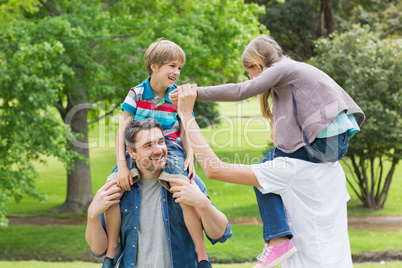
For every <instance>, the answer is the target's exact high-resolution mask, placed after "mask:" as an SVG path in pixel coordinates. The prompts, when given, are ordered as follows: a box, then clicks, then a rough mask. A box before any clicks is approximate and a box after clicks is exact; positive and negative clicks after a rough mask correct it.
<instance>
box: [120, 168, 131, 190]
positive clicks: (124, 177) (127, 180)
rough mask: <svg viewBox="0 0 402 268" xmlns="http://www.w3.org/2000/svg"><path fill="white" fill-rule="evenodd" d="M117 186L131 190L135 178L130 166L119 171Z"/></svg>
mask: <svg viewBox="0 0 402 268" xmlns="http://www.w3.org/2000/svg"><path fill="white" fill-rule="evenodd" d="M116 179H117V186H119V187H120V188H121V189H123V190H124V191H130V190H131V187H130V186H131V185H133V178H132V177H131V173H130V170H128V168H121V169H119V170H118V171H117V178H116Z"/></svg>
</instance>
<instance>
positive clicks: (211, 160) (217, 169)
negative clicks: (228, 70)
mask: <svg viewBox="0 0 402 268" xmlns="http://www.w3.org/2000/svg"><path fill="white" fill-rule="evenodd" d="M177 89H178V92H179V98H178V104H179V105H178V108H179V116H180V118H181V121H182V126H183V128H184V130H185V134H186V135H187V140H188V141H189V142H190V144H191V147H192V148H193V151H194V153H195V157H196V158H197V160H198V163H199V164H200V165H201V167H202V169H203V170H204V173H205V175H206V176H207V177H208V178H209V179H214V180H219V181H224V182H230V183H237V184H242V185H249V186H256V187H261V185H260V184H259V182H258V180H257V178H256V176H255V174H254V172H253V170H252V169H251V166H250V165H241V164H229V163H225V162H222V161H221V160H220V159H219V158H218V157H217V156H216V154H215V153H214V151H213V150H212V149H211V147H210V146H209V144H208V142H207V141H206V140H205V138H204V136H203V135H202V133H201V130H200V127H199V126H198V124H197V122H196V121H195V118H194V117H193V115H192V111H193V107H194V102H195V99H196V97H197V88H196V85H192V86H190V85H183V86H181V87H178V88H177Z"/></svg>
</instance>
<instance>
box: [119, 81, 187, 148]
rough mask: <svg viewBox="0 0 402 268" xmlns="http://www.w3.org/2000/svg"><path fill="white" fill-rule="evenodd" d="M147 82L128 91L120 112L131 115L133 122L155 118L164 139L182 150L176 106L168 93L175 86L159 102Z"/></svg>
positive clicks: (170, 89) (172, 88)
mask: <svg viewBox="0 0 402 268" xmlns="http://www.w3.org/2000/svg"><path fill="white" fill-rule="evenodd" d="M149 81H150V78H148V79H147V80H145V81H144V82H142V83H141V84H140V85H138V86H136V87H133V88H131V89H130V91H129V93H128V94H127V96H126V99H125V100H124V102H123V105H122V106H121V110H122V111H123V110H125V111H127V112H129V113H130V114H132V115H133V120H139V119H143V118H155V119H156V120H157V121H158V122H159V123H160V124H161V125H162V128H163V134H164V135H165V138H166V139H168V140H170V141H172V142H174V143H175V144H176V145H178V146H180V148H182V143H181V140H180V125H179V123H180V118H179V115H178V111H177V106H176V105H174V104H172V103H171V101H170V99H169V93H170V92H171V91H173V90H174V89H175V88H177V86H176V85H173V87H170V88H168V90H167V92H166V96H165V98H164V99H162V100H160V99H159V98H158V97H157V96H155V94H154V93H153V92H152V89H151V85H150V83H149Z"/></svg>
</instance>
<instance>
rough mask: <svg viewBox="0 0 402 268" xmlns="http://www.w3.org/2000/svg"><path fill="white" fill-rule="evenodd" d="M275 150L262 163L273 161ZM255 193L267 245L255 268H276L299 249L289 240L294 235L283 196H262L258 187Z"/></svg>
mask: <svg viewBox="0 0 402 268" xmlns="http://www.w3.org/2000/svg"><path fill="white" fill-rule="evenodd" d="M274 150H275V148H274V149H272V150H271V151H270V152H269V153H268V154H267V155H266V156H265V157H264V158H263V159H262V160H261V161H260V163H263V162H266V161H270V160H273V159H274ZM254 191H255V196H256V198H257V203H258V208H259V210H260V215H261V220H262V223H263V235H264V241H265V242H266V244H265V246H264V250H263V252H262V253H261V254H260V255H259V256H258V257H257V259H258V260H259V262H258V263H257V264H256V265H255V266H254V267H253V268H262V267H274V266H276V265H278V264H279V263H281V262H282V261H284V260H286V259H287V258H289V257H290V256H292V255H293V254H294V253H295V252H296V251H297V249H296V248H295V247H294V246H293V244H292V242H291V241H290V240H289V239H291V238H292V237H293V234H292V232H291V231H290V228H289V225H288V223H287V221H286V215H285V210H284V208H283V203H282V198H281V196H280V195H277V194H273V193H269V194H262V193H261V192H260V190H258V188H256V187H254Z"/></svg>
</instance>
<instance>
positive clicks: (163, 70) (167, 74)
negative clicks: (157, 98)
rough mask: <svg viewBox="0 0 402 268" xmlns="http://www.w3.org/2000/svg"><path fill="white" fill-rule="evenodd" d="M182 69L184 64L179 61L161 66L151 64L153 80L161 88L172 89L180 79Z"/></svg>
mask: <svg viewBox="0 0 402 268" xmlns="http://www.w3.org/2000/svg"><path fill="white" fill-rule="evenodd" d="M182 67H183V64H182V63H181V62H180V61H178V60H172V61H170V62H168V63H166V64H163V65H161V66H159V65H157V64H155V63H153V64H151V68H152V71H153V73H152V80H154V82H157V83H158V84H159V85H160V86H163V87H166V88H169V87H172V86H173V84H174V83H175V82H176V80H177V79H178V78H179V76H180V72H181V69H182Z"/></svg>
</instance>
